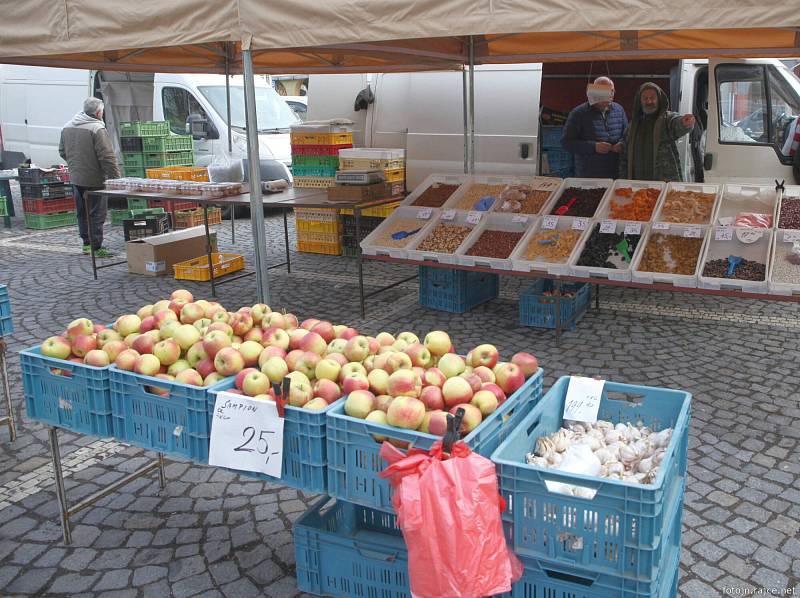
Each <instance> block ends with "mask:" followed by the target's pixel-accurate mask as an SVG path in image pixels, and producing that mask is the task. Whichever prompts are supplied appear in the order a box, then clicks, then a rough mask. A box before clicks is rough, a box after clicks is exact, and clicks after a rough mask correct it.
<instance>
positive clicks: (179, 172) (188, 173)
mask: <svg viewBox="0 0 800 598" xmlns="http://www.w3.org/2000/svg"><path fill="white" fill-rule="evenodd" d="M146 173H147V178H149V179H167V180H172V181H201V182H208V180H209V179H208V169H207V168H204V167H202V166H164V167H163V168H148V169H147V170H146Z"/></svg>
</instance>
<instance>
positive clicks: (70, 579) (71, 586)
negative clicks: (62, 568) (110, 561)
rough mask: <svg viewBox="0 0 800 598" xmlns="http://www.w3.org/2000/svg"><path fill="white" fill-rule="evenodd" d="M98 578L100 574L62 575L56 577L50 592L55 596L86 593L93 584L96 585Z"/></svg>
mask: <svg viewBox="0 0 800 598" xmlns="http://www.w3.org/2000/svg"><path fill="white" fill-rule="evenodd" d="M98 577H100V574H99V573H93V574H90V575H80V574H78V573H70V574H68V575H61V576H59V577H56V579H55V581H53V585H51V586H50V589H49V590H48V591H49V592H52V593H53V594H75V593H77V592H84V591H86V590H88V589H89V588H90V587H92V584H94V582H95V580H97V578H98Z"/></svg>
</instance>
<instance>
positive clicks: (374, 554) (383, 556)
mask: <svg viewBox="0 0 800 598" xmlns="http://www.w3.org/2000/svg"><path fill="white" fill-rule="evenodd" d="M355 548H356V552H358V554H360V555H361V556H363V557H364V558H365V559H378V560H381V561H386V562H387V563H393V562H394V561H396V560H397V551H396V550H395V551H394V552H392V553H389V554H387V553H384V552H380V551H378V550H367V549H366V548H359V547H358V546H356V547H355Z"/></svg>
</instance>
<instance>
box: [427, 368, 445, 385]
mask: <svg viewBox="0 0 800 598" xmlns="http://www.w3.org/2000/svg"><path fill="white" fill-rule="evenodd" d="M446 381H447V376H445V375H444V374H443V373H442V370H440V369H439V368H428V369H427V370H425V375H424V376H423V377H422V383H423V384H424V385H425V386H438V387H439V388H441V387H442V386H444V383H445V382H446Z"/></svg>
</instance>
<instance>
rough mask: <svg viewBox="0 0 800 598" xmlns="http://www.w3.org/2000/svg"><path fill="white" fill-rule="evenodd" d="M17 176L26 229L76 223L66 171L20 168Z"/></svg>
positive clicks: (73, 202)
mask: <svg viewBox="0 0 800 598" xmlns="http://www.w3.org/2000/svg"><path fill="white" fill-rule="evenodd" d="M18 173H19V186H20V190H21V192H22V209H23V211H24V213H25V214H24V215H25V227H26V228H32V229H36V230H42V229H49V228H58V227H61V226H71V225H75V224H77V222H78V213H77V207H76V205H75V196H74V194H73V189H72V185H71V184H70V182H69V171H68V170H67V169H66V168H57V169H53V170H41V169H39V168H24V167H20V168H19V169H18Z"/></svg>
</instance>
